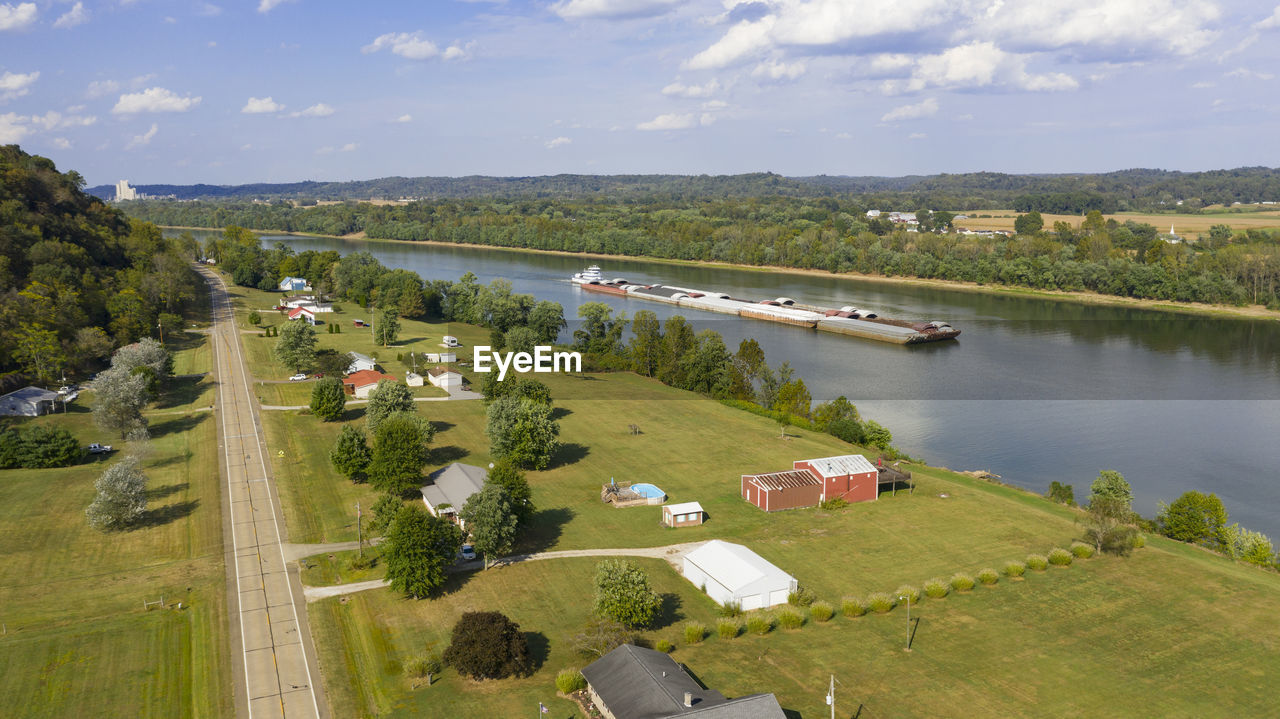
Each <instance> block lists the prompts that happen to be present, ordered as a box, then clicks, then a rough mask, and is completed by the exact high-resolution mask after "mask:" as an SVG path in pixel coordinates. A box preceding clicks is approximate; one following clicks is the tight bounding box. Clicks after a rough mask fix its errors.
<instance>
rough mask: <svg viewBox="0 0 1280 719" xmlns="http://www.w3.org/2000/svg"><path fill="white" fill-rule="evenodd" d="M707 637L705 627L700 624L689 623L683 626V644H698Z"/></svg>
mask: <svg viewBox="0 0 1280 719" xmlns="http://www.w3.org/2000/svg"><path fill="white" fill-rule="evenodd" d="M706 636H707V626H706V625H705V624H702V623H701V622H689V623H688V624H686V625H684V643H685V644H698V643H699V642H701V641H702V639H703V638H704V637H706Z"/></svg>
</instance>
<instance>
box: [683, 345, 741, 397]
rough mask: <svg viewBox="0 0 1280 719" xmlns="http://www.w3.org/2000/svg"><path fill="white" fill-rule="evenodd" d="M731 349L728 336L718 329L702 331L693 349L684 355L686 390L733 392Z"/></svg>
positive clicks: (714, 394) (716, 394)
mask: <svg viewBox="0 0 1280 719" xmlns="http://www.w3.org/2000/svg"><path fill="white" fill-rule="evenodd" d="M729 361H730V355H729V350H728V349H727V348H726V347H725V346H724V339H723V338H722V337H720V333H719V332H716V331H714V330H703V331H701V332H699V333H698V335H697V338H696V340H695V344H694V349H693V352H691V353H689V354H688V355H685V356H684V357H682V358H681V365H682V367H683V374H684V381H685V384H684V389H687V390H690V391H693V392H700V393H702V394H705V395H709V396H712V397H724V396H727V395H728V393H729V376H728V369H729V364H730V362H729Z"/></svg>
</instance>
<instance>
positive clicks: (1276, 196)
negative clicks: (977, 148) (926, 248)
mask: <svg viewBox="0 0 1280 719" xmlns="http://www.w3.org/2000/svg"><path fill="white" fill-rule="evenodd" d="M137 189H138V190H139V191H140V192H142V193H145V194H148V195H157V196H166V195H172V196H174V197H175V198H177V199H179V200H231V201H247V200H262V201H272V200H320V201H333V200H368V199H370V198H381V199H389V200H394V199H399V198H403V197H409V198H421V199H430V200H437V199H467V198H479V197H510V198H523V199H529V198H555V199H582V200H591V199H594V198H601V199H605V198H607V199H610V200H614V199H625V198H642V199H646V200H663V199H666V200H673V201H679V200H690V199H717V198H742V197H828V196H850V195H856V196H862V197H865V198H868V203H869V204H875V203H876V202H877V201H880V202H881V203H887V204H895V205H900V204H901V203H902V202H910V201H911V200H912V199H913V198H918V199H919V200H920V201H921V202H928V203H931V204H932V205H933V206H951V207H980V206H1003V207H1009V206H1019V205H1021V206H1025V207H1024V208H1025V209H1039V208H1045V209H1052V208H1055V207H1062V208H1064V209H1065V208H1073V207H1074V208H1076V209H1088V208H1094V207H1098V208H1106V209H1116V208H1125V207H1128V208H1132V209H1137V208H1139V207H1146V208H1153V207H1157V206H1162V205H1164V206H1173V205H1175V204H1176V203H1177V202H1178V201H1179V200H1182V201H1184V202H1187V201H1189V202H1190V205H1189V208H1194V207H1199V206H1203V205H1207V204H1231V203H1232V202H1245V203H1252V202H1277V201H1280V169H1277V168H1268V167H1241V168H1236V169H1232V170H1212V171H1208V172H1177V171H1171V170H1153V169H1130V170H1119V171H1115V172H1107V173H1097V174H1052V175H1040V174H1028V175H1013V174H1006V173H999V172H970V173H962V174H940V175H908V176H903V177H877V176H861V177H858V176H845V175H816V176H810V177H784V176H782V175H778V174H774V173H771V172H760V173H749V174H742V175H545V176H537V177H489V176H482V175H471V176H467V177H383V178H378V179H374V180H356V181H351V182H319V181H313V180H310V181H305V182H288V183H253V184H246V185H207V184H199V185H147V184H143V185H138V186H137ZM88 192H89V193H90V194H93V195H97V196H98V197H101V198H104V199H111V198H113V197H114V195H115V188H114V186H112V185H98V186H96V187H91V188H89V189H88ZM1020 198H1022V199H1023V201H1022V202H1018V200H1019V199H1020ZM1027 198H1030V199H1027ZM947 199H954V200H956V201H955V202H953V203H950V204H948V203H947V202H945V201H943V200H947ZM964 200H968V201H964ZM975 200H976V201H975Z"/></svg>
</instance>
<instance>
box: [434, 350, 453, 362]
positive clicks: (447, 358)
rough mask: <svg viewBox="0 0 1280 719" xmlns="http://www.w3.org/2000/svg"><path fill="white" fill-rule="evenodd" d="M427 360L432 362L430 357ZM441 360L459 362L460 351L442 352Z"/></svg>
mask: <svg viewBox="0 0 1280 719" xmlns="http://www.w3.org/2000/svg"><path fill="white" fill-rule="evenodd" d="M427 361H428V362H430V361H431V360H429V359H428V360H427ZM440 361H441V362H457V361H458V353H457V352H441V353H440Z"/></svg>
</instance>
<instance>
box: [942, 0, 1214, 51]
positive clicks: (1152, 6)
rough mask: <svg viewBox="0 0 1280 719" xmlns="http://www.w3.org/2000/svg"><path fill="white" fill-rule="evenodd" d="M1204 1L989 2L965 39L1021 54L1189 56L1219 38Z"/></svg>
mask: <svg viewBox="0 0 1280 719" xmlns="http://www.w3.org/2000/svg"><path fill="white" fill-rule="evenodd" d="M1220 15H1221V11H1220V10H1219V9H1218V6H1217V5H1215V4H1214V3H1213V2H1210V1H1209V0H1073V2H1069V3H1059V2H1003V1H1001V0H997V2H995V3H993V4H992V5H991V6H990V7H989V9H988V11H987V13H986V17H984V18H982V19H981V20H980V21H975V22H974V23H973V25H972V27H971V28H969V30H968V31H967V34H968V35H970V36H971V37H978V38H985V39H990V40H999V41H1000V42H1001V43H1002V44H1005V45H1007V46H1008V47H1011V48H1015V49H1021V50H1057V49H1063V48H1089V47H1093V48H1112V49H1115V50H1116V51H1118V52H1120V53H1121V54H1123V55H1132V54H1134V53H1136V52H1140V51H1146V52H1149V53H1158V54H1166V53H1169V52H1172V53H1174V54H1177V55H1190V54H1191V53H1194V52H1196V51H1197V50H1201V49H1203V48H1204V47H1205V46H1207V45H1208V44H1209V43H1211V42H1213V41H1214V40H1215V39H1216V38H1217V37H1218V35H1219V33H1218V31H1216V30H1212V29H1210V28H1209V27H1208V26H1209V25H1210V24H1211V23H1213V22H1214V21H1216V20H1217V19H1218V18H1219V16H1220Z"/></svg>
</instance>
